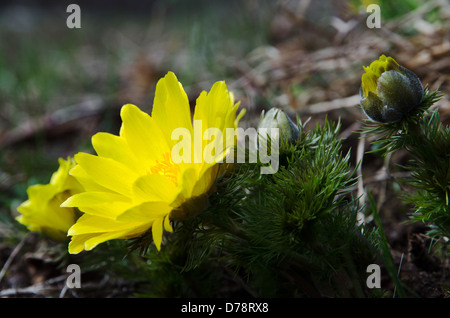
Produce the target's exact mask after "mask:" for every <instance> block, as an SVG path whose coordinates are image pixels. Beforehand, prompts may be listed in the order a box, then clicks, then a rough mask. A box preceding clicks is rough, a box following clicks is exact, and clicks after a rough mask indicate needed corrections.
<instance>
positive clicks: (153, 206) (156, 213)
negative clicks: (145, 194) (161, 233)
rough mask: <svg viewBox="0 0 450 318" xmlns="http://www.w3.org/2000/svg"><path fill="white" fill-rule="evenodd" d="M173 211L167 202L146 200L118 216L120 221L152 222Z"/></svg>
mask: <svg viewBox="0 0 450 318" xmlns="http://www.w3.org/2000/svg"><path fill="white" fill-rule="evenodd" d="M171 211H172V207H171V206H170V205H169V204H168V203H167V202H145V203H142V204H141V205H138V206H136V207H133V208H132V209H129V210H127V211H125V212H123V213H122V214H120V215H119V216H118V217H117V219H116V220H117V221H118V222H124V223H127V222H140V223H149V224H151V223H152V222H153V221H154V220H155V219H158V218H161V217H164V216H166V215H168V214H169V213H170V212H171Z"/></svg>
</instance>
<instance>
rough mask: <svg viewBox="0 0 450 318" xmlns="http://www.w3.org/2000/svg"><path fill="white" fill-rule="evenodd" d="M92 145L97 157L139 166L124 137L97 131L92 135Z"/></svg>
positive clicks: (137, 167)
mask: <svg viewBox="0 0 450 318" xmlns="http://www.w3.org/2000/svg"><path fill="white" fill-rule="evenodd" d="M92 146H93V147H94V149H95V151H96V152H97V155H98V156H99V157H105V158H110V159H113V160H115V161H117V162H120V163H122V164H123V165H125V166H127V167H134V168H135V169H139V168H141V166H140V165H139V161H138V160H137V158H136V156H135V155H134V153H133V152H132V151H131V150H130V147H129V146H128V143H127V141H126V140H125V138H122V137H120V136H115V135H112V134H109V133H103V132H99V133H97V134H95V135H94V136H92Z"/></svg>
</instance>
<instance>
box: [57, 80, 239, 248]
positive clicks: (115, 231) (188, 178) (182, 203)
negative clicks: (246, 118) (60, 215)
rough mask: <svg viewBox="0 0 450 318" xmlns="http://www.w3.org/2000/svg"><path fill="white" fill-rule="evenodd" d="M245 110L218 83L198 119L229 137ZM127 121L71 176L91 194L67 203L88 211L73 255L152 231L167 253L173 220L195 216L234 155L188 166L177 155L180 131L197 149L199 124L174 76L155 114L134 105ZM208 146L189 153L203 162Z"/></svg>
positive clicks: (202, 100) (162, 86)
mask: <svg viewBox="0 0 450 318" xmlns="http://www.w3.org/2000/svg"><path fill="white" fill-rule="evenodd" d="M237 108H238V104H234V98H233V95H232V93H230V92H228V91H227V87H226V85H225V83H224V82H217V83H215V84H214V85H213V87H212V88H211V90H210V92H209V93H206V92H202V93H201V94H200V96H199V97H198V99H197V102H196V107H195V113H194V116H193V119H194V122H196V121H197V123H199V122H200V124H201V126H202V127H201V133H202V135H203V133H204V132H205V131H206V129H208V128H218V129H219V130H221V131H222V132H223V131H225V129H226V128H233V129H234V128H237V124H238V121H239V119H240V118H241V116H242V115H243V114H244V112H241V113H240V114H239V116H237V117H236V111H237ZM121 118H122V127H121V129H120V134H119V136H116V135H112V134H108V133H97V134H96V135H94V136H93V138H92V144H93V147H94V149H95V151H96V153H97V155H91V154H87V153H78V154H77V155H76V156H75V160H76V161H77V166H76V167H75V168H74V169H72V170H71V174H72V175H73V176H74V177H76V178H77V180H78V181H79V182H80V183H81V184H82V185H83V186H84V187H85V189H86V192H84V193H80V194H77V195H74V196H72V197H70V198H69V199H68V200H67V201H66V202H64V203H63V206H65V207H78V208H79V209H80V211H82V212H84V214H83V215H82V216H81V217H80V218H79V219H78V221H77V222H76V224H74V225H73V226H72V227H71V228H70V230H69V232H68V234H69V235H70V236H72V240H71V242H70V244H69V252H70V253H79V252H81V251H82V250H91V249H93V248H94V247H95V246H97V245H98V244H100V243H102V242H105V241H108V240H112V239H126V238H134V237H137V236H139V235H141V234H143V233H145V232H146V231H148V230H149V229H150V228H151V231H152V237H153V241H154V243H155V245H156V247H157V248H158V250H159V249H160V247H161V241H162V236H163V230H164V229H165V230H166V231H169V232H170V231H172V227H171V224H170V220H177V219H183V218H186V217H189V216H191V215H192V214H194V213H198V212H200V211H201V210H202V209H203V208H204V205H205V204H206V195H207V193H208V191H209V190H210V189H211V188H212V186H213V184H214V182H215V180H216V178H217V175H218V172H219V165H218V163H217V162H220V159H221V158H223V156H224V155H226V149H225V152H224V153H221V151H220V149H218V150H219V151H217V153H216V157H215V160H214V161H213V162H206V161H204V160H203V161H201V162H194V160H185V161H181V162H180V161H179V160H178V159H179V158H174V157H173V155H172V154H173V152H172V148H174V146H176V145H177V144H179V142H178V141H177V140H173V139H174V136H173V133H174V131H179V130H180V129H181V130H182V131H184V132H188V133H189V134H190V136H189V140H188V141H189V145H194V144H195V143H197V142H198V141H196V140H195V136H192V134H191V133H194V130H195V129H196V128H198V127H195V126H196V125H193V123H192V120H191V112H190V106H189V100H188V97H187V95H186V93H185V92H184V90H183V87H182V85H181V84H180V83H179V82H178V79H177V78H176V77H175V75H174V74H173V73H171V72H169V73H168V74H167V75H166V76H165V77H164V78H162V79H161V80H160V81H159V82H158V84H157V86H156V93H155V99H154V105H153V110H152V114H151V116H150V115H148V114H147V113H144V112H142V111H141V110H139V108H137V107H136V106H134V105H130V104H128V105H125V106H123V107H122V110H121ZM224 136H225V135H224ZM224 138H225V137H224ZM226 138H228V136H227V137H226ZM175 139H176V137H175ZM223 141H224V143H223V145H226V143H225V139H223ZM208 143H210V141H207V140H206V141H205V140H203V141H202V142H201V143H200V147H197V148H195V147H194V151H192V153H183V155H186V154H187V155H190V156H189V158H192V159H193V158H194V157H196V158H197V156H198V155H199V154H198V150H199V149H200V151H203V150H204V149H205V147H206V145H207V144H208ZM233 143H234V141H233ZM197 146H198V145H197ZM184 151H188V149H184V148H183V152H184ZM174 159H176V160H174ZM175 161H176V162H175Z"/></svg>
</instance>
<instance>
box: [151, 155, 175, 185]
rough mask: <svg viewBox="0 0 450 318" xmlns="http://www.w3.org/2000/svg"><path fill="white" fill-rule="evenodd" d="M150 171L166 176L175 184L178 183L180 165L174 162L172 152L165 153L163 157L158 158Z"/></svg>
mask: <svg viewBox="0 0 450 318" xmlns="http://www.w3.org/2000/svg"><path fill="white" fill-rule="evenodd" d="M150 172H151V173H154V174H160V175H163V176H166V177H167V178H169V179H170V180H171V181H172V182H173V183H174V184H175V185H177V183H178V179H177V177H178V167H177V165H176V164H175V163H174V162H173V160H172V156H171V153H170V152H165V153H163V159H161V160H156V164H155V165H154V166H153V167H151V168H150Z"/></svg>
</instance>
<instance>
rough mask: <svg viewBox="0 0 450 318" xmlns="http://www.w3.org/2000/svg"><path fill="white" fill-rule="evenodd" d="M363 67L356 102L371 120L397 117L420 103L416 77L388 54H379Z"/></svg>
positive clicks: (379, 120) (419, 84) (380, 120)
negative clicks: (377, 57) (379, 55)
mask: <svg viewBox="0 0 450 318" xmlns="http://www.w3.org/2000/svg"><path fill="white" fill-rule="evenodd" d="M364 70H365V73H364V74H363V75H362V78H361V89H360V95H361V102H360V103H361V107H362V108H363V110H364V112H365V113H366V115H367V117H369V118H370V119H372V120H373V121H377V122H382V123H387V122H395V121H399V120H401V119H402V118H403V117H404V116H405V115H406V114H407V113H409V112H410V111H411V110H413V109H414V108H416V107H417V106H418V105H419V104H420V103H421V101H422V97H423V86H422V83H421V82H420V79H419V78H418V77H417V76H416V74H414V73H413V72H411V71H410V70H408V69H407V68H405V67H403V66H401V65H399V64H398V63H397V62H396V61H395V60H394V59H393V58H392V57H386V56H384V55H382V56H381V57H380V58H379V59H378V60H376V61H374V62H372V63H371V64H370V66H368V67H364Z"/></svg>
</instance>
